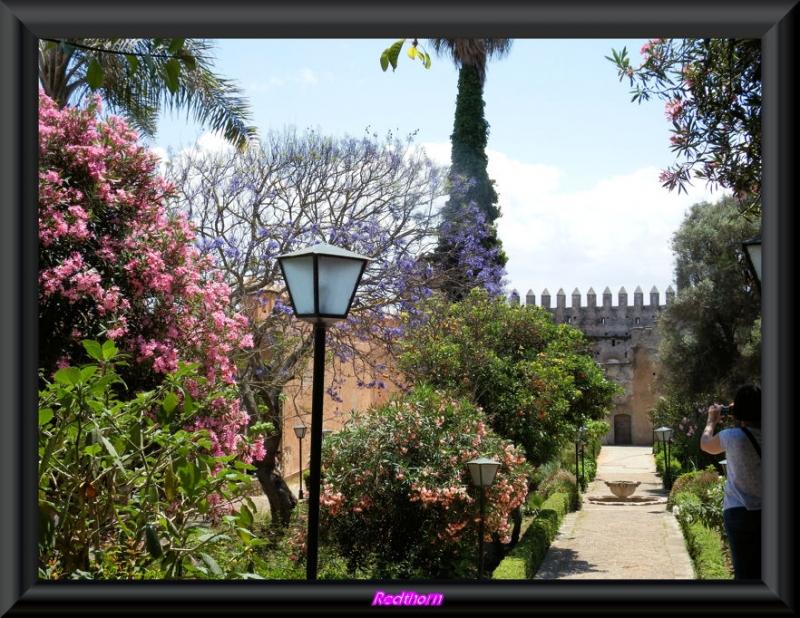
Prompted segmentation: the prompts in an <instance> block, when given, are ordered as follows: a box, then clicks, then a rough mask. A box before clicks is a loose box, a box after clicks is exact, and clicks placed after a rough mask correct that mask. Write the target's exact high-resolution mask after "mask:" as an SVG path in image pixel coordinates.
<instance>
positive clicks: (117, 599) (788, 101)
mask: <svg viewBox="0 0 800 618" xmlns="http://www.w3.org/2000/svg"><path fill="white" fill-rule="evenodd" d="M797 18H798V11H797V7H796V2H795V1H794V0H791V1H788V0H787V1H781V0H778V1H762V2H737V3H731V2H720V1H711V0H696V1H686V0H671V1H669V2H665V1H664V0H657V1H656V2H647V1H643V0H639V1H636V2H633V1H626V0H617V1H614V2H593V1H591V0H583V1H579V0H560V1H555V0H547V1H544V2H527V3H523V2H494V3H486V4H485V5H478V6H473V5H469V4H465V5H461V6H454V5H446V4H443V3H437V2H433V1H431V2H425V3H422V2H416V0H409V1H405V2H396V3H381V4H377V3H372V4H370V3H363V4H361V3H355V2H351V3H347V4H339V3H336V4H326V3H324V2H308V1H306V0H295V1H294V2H291V3H279V2H246V1H242V0H238V1H236V0H234V1H233V2H224V3H216V4H205V3H189V2H176V1H174V0H162V1H159V2H153V1H152V0H139V1H137V2H130V1H129V0H126V1H123V2H96V1H92V0H83V1H81V2H69V1H68V0H64V1H63V2H60V3H56V2H53V1H52V0H50V1H42V0H0V46H2V49H1V50H0V148H2V151H3V156H2V157H1V158H0V161H2V165H1V166H0V174H2V177H0V217H2V225H0V256H2V257H0V269H2V270H1V272H2V278H1V279H0V281H2V284H3V293H2V304H1V305H0V307H2V318H3V319H2V320H0V328H1V329H2V331H1V332H2V342H3V346H2V355H3V363H2V372H1V373H0V375H1V376H2V378H1V379H2V384H1V385H0V397H2V406H1V407H0V410H2V420H1V421H0V422H2V430H1V431H0V475H2V477H0V478H2V485H1V487H2V489H3V499H2V500H0V542H1V543H2V545H0V560H2V574H3V575H2V577H0V615H5V614H8V615H23V614H24V615H55V614H73V613H80V614H84V615H88V614H103V615H124V614H135V615H143V614H145V613H146V612H155V611H159V612H165V611H167V612H171V613H173V612H174V613H184V614H188V613H191V614H193V615H201V614H210V613H215V614H218V613H220V612H222V614H223V615H228V614H231V613H234V614H237V615H243V614H248V615H251V614H252V615H269V614H272V615H282V614H287V613H305V612H310V611H314V610H317V611H320V612H326V613H327V612H338V611H346V612H347V613H348V614H357V613H367V612H370V611H372V610H373V608H372V607H371V602H372V599H373V597H374V595H375V593H376V591H377V590H380V589H384V590H387V592H389V593H394V592H399V591H400V590H413V591H416V592H419V593H426V592H439V593H442V594H443V595H444V603H443V605H442V606H441V607H436V608H432V609H430V608H429V609H427V610H425V609H423V608H414V609H413V610H412V611H416V612H420V611H423V612H424V611H429V612H432V611H435V612H437V613H442V612H445V613H456V612H457V613H459V614H465V613H486V612H491V611H498V610H499V611H502V612H506V613H516V612H519V613H531V614H534V615H547V614H561V613H584V612H585V613H587V614H591V613H612V612H613V613H631V614H634V613H636V614H638V613H647V614H665V613H670V614H674V613H675V612H679V611H683V610H685V611H701V612H703V613H725V614H728V613H740V614H741V613H744V614H748V613H753V614H759V615H760V614H762V613H787V614H793V613H794V608H795V591H794V581H795V580H794V575H795V573H794V553H793V552H794V542H793V541H794V536H795V533H794V526H793V521H792V520H791V513H790V504H791V491H792V490H793V489H794V488H795V483H794V481H795V471H794V465H793V461H792V457H791V455H792V447H793V444H792V441H793V440H794V439H795V431H794V416H795V410H794V405H793V402H792V396H791V395H792V393H791V388H792V387H793V382H792V379H793V378H792V375H793V371H792V370H793V369H794V351H795V343H796V337H795V324H794V320H795V318H794V315H793V312H792V307H791V304H790V294H789V291H791V290H792V285H793V277H792V275H793V274H794V264H795V261H796V260H795V258H793V257H792V256H793V255H796V248H795V247H796V245H795V244H794V243H793V242H792V240H791V234H792V232H793V230H794V227H793V225H792V224H791V221H792V220H793V212H794V209H795V208H796V207H797V206H798V202H797V201H796V200H795V199H793V198H792V195H795V194H796V188H795V186H796V173H795V165H796V163H795V161H796V159H795V154H796V149H797V146H796V144H797V143H798V139H797V138H798V135H797V123H796V115H795V114H796V112H795V109H796V108H797V98H796V96H795V91H794V89H795V81H796V77H797V75H798V71H797V64H796V62H795V60H794V57H795V56H794V53H795V52H796V51H797V50H796V47H797V45H796V43H795V36H796V35H797V34H798V27H797ZM408 35H413V36H418V37H420V38H422V37H431V36H460V37H468V36H503V37H516V38H533V37H539V38H588V37H591V38H618V37H636V38H650V37H704V36H708V37H746V38H760V39H761V40H762V43H763V60H764V73H763V103H764V105H763V118H764V125H763V129H764V131H763V164H764V165H763V167H764V178H763V185H764V189H763V205H764V214H763V219H762V227H763V230H762V236H763V247H764V249H763V254H764V257H763V263H764V277H763V282H762V288H763V302H762V318H763V337H762V338H763V372H762V386H763V392H764V404H765V405H764V409H765V415H766V421H765V424H764V425H765V426H764V431H763V435H764V458H763V466H764V473H765V478H764V481H765V488H764V530H763V539H764V547H765V553H764V566H763V573H764V578H763V581H762V582H754V583H741V582H732V581H713V582H708V581H659V582H655V581H616V580H614V581H609V580H595V581H585V582H579V583H578V582H575V581H553V582H545V581H524V582H499V581H486V582H449V581H448V582H444V581H443V582H430V581H420V582H339V581H336V582H334V581H317V582H305V581H285V582H254V581H250V582H202V583H200V582H197V583H194V582H82V581H69V582H58V581H38V580H37V574H36V519H37V518H36V508H35V505H36V491H35V479H36V475H35V470H36V345H34V344H33V343H32V342H35V341H36V340H37V339H36V338H37V337H38V336H39V333H38V332H37V317H36V316H37V310H36V306H37V293H36V283H35V282H36V274H37V252H36V244H37V230H36V228H37V215H36V203H37V200H36V186H37V181H36V143H37V140H36V131H37V125H36V116H37V113H36V110H37V105H36V91H37V78H36V70H37V69H36V39H37V38H43V37H65V36H78V37H84V36H103V37H111V36H119V37H129V36H146V37H158V36H163V37H178V36H186V37H209V38H214V37H216V38H220V37H249V38H256V37H265V38H268V37H299V38H303V37H306V38H310V37H314V38H318V37H336V38H343V37H348V36H353V37H368V38H385V39H386V41H387V42H391V41H394V40H396V39H397V38H398V37H401V36H408ZM380 51H381V50H378V49H376V70H377V67H378V63H377V57H378V55H379V53H380ZM407 68H408V69H409V70H411V67H407ZM570 78H571V76H569V75H565V76H564V79H570ZM534 79H535V77H534ZM611 79H613V74H612V77H611ZM587 96H590V93H587ZM632 542H635V539H634V540H632ZM653 560H658V556H653ZM407 609H410V608H400V607H394V608H392V609H391V610H389V611H391V612H393V613H398V612H405V611H406V610H407Z"/></svg>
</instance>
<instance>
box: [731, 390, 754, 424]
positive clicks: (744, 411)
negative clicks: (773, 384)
mask: <svg viewBox="0 0 800 618" xmlns="http://www.w3.org/2000/svg"><path fill="white" fill-rule="evenodd" d="M731 412H732V413H733V418H735V419H736V420H739V421H747V422H748V423H757V424H759V425H760V424H761V389H760V388H758V387H757V386H756V385H754V384H743V385H742V386H740V387H739V388H738V389H737V390H736V396H735V397H734V398H733V410H731Z"/></svg>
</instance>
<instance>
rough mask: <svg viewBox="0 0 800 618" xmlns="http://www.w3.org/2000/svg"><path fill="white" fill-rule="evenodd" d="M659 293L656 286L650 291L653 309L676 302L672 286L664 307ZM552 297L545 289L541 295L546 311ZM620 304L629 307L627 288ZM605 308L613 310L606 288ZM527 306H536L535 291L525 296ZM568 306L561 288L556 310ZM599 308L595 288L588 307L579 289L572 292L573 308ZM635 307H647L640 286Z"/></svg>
mask: <svg viewBox="0 0 800 618" xmlns="http://www.w3.org/2000/svg"><path fill="white" fill-rule="evenodd" d="M659 296H660V295H659V292H658V289H657V288H656V286H653V287H652V289H651V290H650V304H649V305H648V306H649V307H650V308H652V309H656V308H659V307H667V306H669V305H671V304H672V301H673V300H675V291H674V290H673V289H672V286H671V285H670V286H667V290H666V292H665V293H664V297H665V298H664V305H659ZM551 300H552V297H551V296H550V292H549V291H548V290H547V288H545V289H544V290H543V291H542V295H541V306H542V307H544V308H545V309H552V305H551ZM617 300H618V304H617V305H616V307H617V308H625V307H628V292H627V291H626V290H625V287H624V286H623V287H621V288H620V289H619V292H618V294H617ZM602 301H603V305H602V306H603V308H604V309H611V308H612V304H611V289H610V288H608V287H606V288H605V289H604V290H603V299H602ZM525 304H526V305H535V304H536V295H535V294H534V293H533V290H528V293H527V294H526V295H525ZM566 306H567V296H566V294H565V292H564V288H560V289H559V290H558V293H557V294H556V309H565V308H566ZM582 306H584V307H592V308H596V307H597V294H596V293H595V291H594V288H589V292H588V293H587V294H586V305H581V293H580V291H579V290H578V288H575V289H574V290H573V292H572V308H573V309H578V308H580V307H582ZM633 307H634V308H639V309H642V308H644V307H645V304H644V292H642V288H641V287H640V286H638V285H637V286H636V289H635V290H634V292H633Z"/></svg>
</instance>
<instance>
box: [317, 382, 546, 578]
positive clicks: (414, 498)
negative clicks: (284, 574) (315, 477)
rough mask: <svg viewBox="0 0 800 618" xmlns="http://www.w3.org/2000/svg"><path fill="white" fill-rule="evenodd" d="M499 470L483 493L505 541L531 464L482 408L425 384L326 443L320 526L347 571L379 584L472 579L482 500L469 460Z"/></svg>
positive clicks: (489, 529)
mask: <svg viewBox="0 0 800 618" xmlns="http://www.w3.org/2000/svg"><path fill="white" fill-rule="evenodd" d="M478 457H488V458H490V459H495V460H496V461H499V462H500V463H501V466H500V469H499V470H498V473H497V476H496V478H495V482H494V484H493V485H492V486H491V488H489V489H488V490H486V494H485V510H486V519H485V529H484V532H485V537H484V541H486V542H488V541H490V540H491V539H493V538H497V539H498V540H499V541H500V542H503V543H507V542H508V541H509V537H510V528H511V520H512V514H513V512H514V511H515V510H516V509H517V508H520V507H522V506H523V505H524V503H525V499H526V496H527V485H528V481H529V476H530V472H531V467H530V466H529V465H528V464H527V463H526V462H525V460H524V458H523V457H522V454H521V452H520V451H519V450H518V449H516V448H514V447H513V446H512V445H510V444H508V443H506V442H505V441H503V440H501V439H500V438H498V437H496V436H495V435H493V434H492V433H491V432H490V431H488V430H487V429H486V427H485V417H484V415H483V413H482V412H481V410H480V409H479V408H477V407H476V406H475V405H474V404H472V403H470V402H468V401H466V400H453V399H449V398H448V397H446V396H444V395H442V394H440V393H438V392H436V391H434V390H433V389H432V388H430V387H426V386H420V387H417V388H415V389H414V390H412V391H411V392H410V393H409V394H408V395H405V396H400V395H396V396H394V397H393V398H392V399H390V400H389V402H387V403H386V404H384V405H382V406H379V407H374V408H371V409H370V410H367V411H354V412H353V414H352V416H351V418H350V420H349V421H348V422H347V424H346V425H345V426H344V427H343V428H342V429H341V430H340V431H337V432H336V433H334V434H332V435H331V436H329V437H328V438H327V439H326V440H325V442H324V443H323V454H322V465H323V470H324V479H323V492H322V493H323V495H322V497H321V512H320V522H321V523H320V529H321V530H322V531H323V534H324V541H325V542H326V543H328V544H329V545H330V546H331V547H333V548H336V550H337V552H338V553H339V554H340V555H341V556H342V557H343V558H344V559H345V560H346V561H347V568H348V571H349V572H351V573H353V572H356V571H358V570H364V571H367V572H369V573H370V575H371V577H373V578H387V579H396V578H426V579H440V578H454V577H455V578H473V577H474V576H475V573H474V569H475V565H476V562H477V560H476V551H477V549H476V545H477V527H476V525H475V519H476V517H477V516H478V514H479V498H478V496H479V494H478V493H477V492H478V491H479V490H477V489H476V488H475V487H474V486H473V485H472V483H471V479H470V474H469V471H468V469H467V465H466V464H467V462H468V461H470V460H472V459H475V458H478Z"/></svg>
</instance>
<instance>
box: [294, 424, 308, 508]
mask: <svg viewBox="0 0 800 618" xmlns="http://www.w3.org/2000/svg"><path fill="white" fill-rule="evenodd" d="M294 435H296V436H297V441H298V443H299V444H300V491H298V492H297V497H298V498H300V499H301V500H302V499H303V438H304V437H305V435H306V426H305V425H295V426H294Z"/></svg>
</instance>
